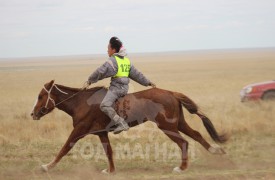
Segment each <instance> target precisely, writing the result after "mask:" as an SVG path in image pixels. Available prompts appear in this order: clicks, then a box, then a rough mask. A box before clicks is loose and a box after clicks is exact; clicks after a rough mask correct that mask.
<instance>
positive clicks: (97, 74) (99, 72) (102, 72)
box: [88, 60, 116, 84]
mask: <svg viewBox="0 0 275 180" xmlns="http://www.w3.org/2000/svg"><path fill="white" fill-rule="evenodd" d="M115 74H116V70H115V69H114V67H113V63H112V61H110V60H108V61H106V62H105V63H104V64H103V65H101V66H100V67H99V68H97V69H96V70H95V71H94V72H93V73H92V74H91V75H90V77H89V78H88V82H89V83H90V84H91V83H96V82H97V81H99V80H102V79H104V78H108V77H112V76H114V75H115Z"/></svg>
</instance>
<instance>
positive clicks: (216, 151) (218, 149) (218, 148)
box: [208, 146, 226, 155]
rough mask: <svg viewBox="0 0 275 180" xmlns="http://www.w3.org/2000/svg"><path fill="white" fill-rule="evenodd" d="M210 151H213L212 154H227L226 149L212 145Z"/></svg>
mask: <svg viewBox="0 0 275 180" xmlns="http://www.w3.org/2000/svg"><path fill="white" fill-rule="evenodd" d="M208 151H209V152H211V153H212V154H220V155H222V154H226V153H225V151H224V150H223V149H222V148H221V147H212V146H211V147H210V148H209V149H208Z"/></svg>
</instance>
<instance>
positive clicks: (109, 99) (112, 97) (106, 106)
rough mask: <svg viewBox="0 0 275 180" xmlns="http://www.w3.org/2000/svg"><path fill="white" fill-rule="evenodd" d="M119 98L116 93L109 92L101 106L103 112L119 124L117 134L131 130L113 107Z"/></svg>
mask: <svg viewBox="0 0 275 180" xmlns="http://www.w3.org/2000/svg"><path fill="white" fill-rule="evenodd" d="M118 98H119V96H118V95H116V94H115V93H114V92H112V91H111V90H109V91H108V92H107V94H106V95H105V97H104V99H103V101H102V102H101V104H100V109H101V111H103V112H104V113H105V114H106V115H107V116H109V118H110V119H111V120H113V121H114V122H115V123H116V124H118V127H117V128H116V129H115V130H114V133H115V134H117V133H120V132H121V131H125V130H128V129H129V126H128V124H127V123H126V122H125V121H124V119H123V118H122V117H120V116H119V115H118V114H117V113H116V111H115V110H114V108H113V107H112V105H113V104H114V102H115V101H116V100H117V99H118Z"/></svg>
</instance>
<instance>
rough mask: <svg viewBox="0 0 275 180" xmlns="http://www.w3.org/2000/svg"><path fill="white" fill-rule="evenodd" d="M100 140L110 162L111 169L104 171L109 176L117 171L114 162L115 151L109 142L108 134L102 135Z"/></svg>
mask: <svg viewBox="0 0 275 180" xmlns="http://www.w3.org/2000/svg"><path fill="white" fill-rule="evenodd" d="M99 138H100V141H101V143H102V145H103V148H104V151H105V153H106V155H107V158H108V161H109V169H104V170H102V173H106V174H109V173H112V172H114V171H115V165H114V161H113V151H112V147H111V144H110V141H109V137H108V133H107V132H106V133H102V134H100V135H99Z"/></svg>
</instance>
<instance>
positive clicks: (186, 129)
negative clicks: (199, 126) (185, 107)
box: [178, 110, 225, 154]
mask: <svg viewBox="0 0 275 180" xmlns="http://www.w3.org/2000/svg"><path fill="white" fill-rule="evenodd" d="M178 129H179V131H180V132H182V133H184V134H186V135H187V136H189V137H191V138H192V139H194V140H195V141H197V142H199V143H200V144H201V145H202V146H203V147H204V148H205V149H206V150H207V151H209V152H211V153H212V154H224V153H225V152H224V151H223V150H222V148H220V147H219V146H217V147H212V146H211V145H210V144H209V143H208V142H207V141H206V140H205V139H204V138H203V137H202V135H201V134H200V133H199V132H198V131H196V130H194V129H192V128H191V127H190V126H189V125H188V124H187V123H186V121H185V119H184V116H183V112H182V110H181V112H180V118H179V124H178Z"/></svg>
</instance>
